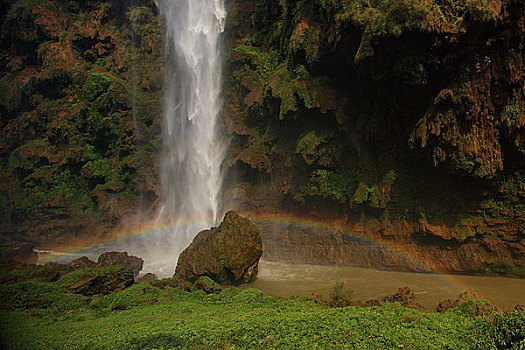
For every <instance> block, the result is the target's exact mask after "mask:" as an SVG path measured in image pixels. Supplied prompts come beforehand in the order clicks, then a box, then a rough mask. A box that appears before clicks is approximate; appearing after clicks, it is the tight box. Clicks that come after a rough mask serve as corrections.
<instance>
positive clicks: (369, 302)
mask: <svg viewBox="0 0 525 350" xmlns="http://www.w3.org/2000/svg"><path fill="white" fill-rule="evenodd" d="M363 306H367V307H371V306H381V303H380V302H379V300H375V299H370V300H367V301H366V302H365V303H364V305H363Z"/></svg>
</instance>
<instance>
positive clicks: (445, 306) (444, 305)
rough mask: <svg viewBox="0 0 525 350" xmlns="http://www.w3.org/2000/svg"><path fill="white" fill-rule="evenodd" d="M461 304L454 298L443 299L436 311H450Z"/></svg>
mask: <svg viewBox="0 0 525 350" xmlns="http://www.w3.org/2000/svg"><path fill="white" fill-rule="evenodd" d="M458 305H459V303H458V300H457V299H456V300H452V299H445V300H443V301H440V302H439V304H438V306H437V308H436V311H437V312H445V311H448V310H450V309H453V308H455V307H457V306H458Z"/></svg>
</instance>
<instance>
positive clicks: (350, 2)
mask: <svg viewBox="0 0 525 350" xmlns="http://www.w3.org/2000/svg"><path fill="white" fill-rule="evenodd" d="M231 6H232V8H231V10H230V12H231V13H230V22H229V24H230V30H231V35H232V47H231V50H230V57H229V67H230V86H229V87H228V88H227V89H226V92H227V93H228V101H229V103H228V105H227V108H226V112H225V116H226V118H225V120H226V127H227V128H228V130H229V131H230V132H231V133H232V134H234V135H235V137H234V140H233V146H232V154H231V158H230V159H229V165H230V166H231V167H232V174H237V177H236V178H235V181H232V183H231V184H230V185H231V186H230V191H229V195H230V198H231V200H232V201H233V202H234V203H235V204H236V205H237V206H238V207H239V208H242V209H245V210H247V211H251V212H254V214H253V215H254V217H257V216H264V215H268V214H272V213H273V214H279V215H284V216H290V217H294V216H295V217H297V216H299V217H310V218H314V220H318V221H322V222H325V223H329V222H334V223H335V222H337V223H339V224H338V225H339V226H341V225H343V226H344V231H345V232H350V233H352V234H354V235H357V236H364V237H367V238H369V239H371V240H373V241H379V242H382V243H381V244H384V245H387V246H390V247H394V248H395V249H399V250H400V251H402V252H404V255H408V256H412V257H414V258H415V260H416V261H418V262H425V265H427V266H431V267H433V268H435V269H436V270H439V271H447V272H469V273H470V272H481V273H506V274H511V275H517V276H524V275H525V207H524V204H525V198H524V195H525V172H524V165H525V157H524V153H525V144H524V136H525V128H524V125H525V100H524V97H525V88H524V74H525V73H524V72H525V66H524V48H523V42H524V34H525V32H524V30H525V28H524V26H525V17H524V13H525V4H524V3H523V2H520V1H463V2H458V1H455V2H452V1H446V0H443V1H410V0H406V1H389V0H378V1H360V0H345V1H339V2H336V1H329V0H316V1H276V0H274V1H272V0H264V1H237V2H232V4H231ZM232 178H234V177H232ZM284 221H286V220H285V219H284ZM267 232H273V233H267V238H266V242H270V241H277V242H281V243H277V244H272V245H271V246H269V247H267V248H268V249H270V252H268V251H267V252H266V254H270V255H272V256H275V257H279V256H288V257H289V258H290V259H292V260H294V259H295V260H297V259H299V260H301V258H300V257H299V256H293V257H292V256H290V255H296V254H294V253H290V252H292V251H294V249H295V247H302V248H301V249H302V250H304V253H301V254H300V255H302V256H303V260H305V261H306V262H317V263H334V262H337V263H343V264H350V265H351V264H357V265H364V266H368V265H374V266H376V265H381V264H382V261H385V259H386V260H388V259H390V258H388V259H387V258H384V257H381V256H380V255H381V254H382V253H370V254H371V257H368V258H364V257H359V254H358V253H356V248H355V244H354V243H348V242H347V243H345V241H344V239H343V238H344V235H341V234H340V233H338V232H339V231H337V230H334V231H333V233H332V234H324V235H323V234H315V233H312V232H311V233H309V234H305V233H304V230H302V229H290V230H284V231H283V230H277V229H275V228H274V229H269V230H268V231H267ZM279 235H280V236H279ZM329 242H331V243H329ZM366 247H367V246H366V245H365V246H362V249H364V250H367V249H369V248H366ZM374 249H375V248H374ZM358 250H359V248H358ZM378 254H379V255H378ZM361 255H362V254H361ZM402 255H403V254H402ZM393 259H394V260H396V259H397V258H393ZM390 260H392V259H390ZM397 260H399V261H393V262H390V263H385V264H384V265H385V266H388V265H402V266H403V268H406V269H409V270H418V269H420V267H417V266H415V265H414V266H413V265H411V264H410V263H408V262H402V261H403V258H399V259H397ZM397 268H401V267H400V266H398V267H397Z"/></svg>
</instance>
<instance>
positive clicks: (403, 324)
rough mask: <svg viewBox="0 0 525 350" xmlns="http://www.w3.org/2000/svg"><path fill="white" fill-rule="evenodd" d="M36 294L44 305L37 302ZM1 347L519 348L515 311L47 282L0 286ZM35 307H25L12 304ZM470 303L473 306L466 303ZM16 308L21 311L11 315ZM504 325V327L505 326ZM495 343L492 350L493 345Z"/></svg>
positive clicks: (523, 318) (521, 329)
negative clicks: (77, 287)
mask: <svg viewBox="0 0 525 350" xmlns="http://www.w3.org/2000/svg"><path fill="white" fill-rule="evenodd" d="M39 291H42V292H44V294H45V297H37V295H39V294H37V293H39ZM0 295H1V296H2V298H1V299H0V300H1V303H2V304H1V305H0V308H1V309H3V310H0V314H1V315H2V316H1V317H0V339H1V345H2V348H7V349H102V348H103V349H401V348H404V349H475V348H478V349H491V348H493V349H495V348H496V347H495V346H496V345H498V344H506V343H505V342H507V343H508V342H510V343H511V345H512V344H515V345H517V346H518V347H516V349H519V346H520V345H519V344H520V341H521V346H523V345H525V341H524V340H523V339H525V313H523V312H520V313H518V312H515V313H513V314H508V315H510V316H508V315H504V314H499V313H490V314H488V315H484V316H480V315H477V316H476V312H475V310H476V309H477V308H476V307H471V306H468V307H459V308H457V309H454V310H453V311H449V312H446V313H435V312H422V311H419V310H414V309H408V308H405V307H402V306H400V305H399V304H386V305H383V306H381V307H368V308H366V307H352V306H349V307H343V308H329V307H327V306H326V304H325V303H320V302H314V301H312V300H309V299H306V298H284V299H281V298H277V297H273V296H265V295H263V294H262V293H261V292H260V291H258V290H255V289H248V290H244V291H240V290H237V289H224V290H222V291H221V292H220V293H215V294H206V293H204V292H203V291H201V290H197V289H196V288H193V290H192V291H190V292H188V291H184V290H183V289H181V288H180V287H176V284H170V283H165V284H163V285H160V284H159V283H157V284H156V285H155V284H151V283H149V282H148V283H142V284H138V285H134V286H132V287H130V288H128V289H126V290H124V291H121V292H118V293H112V294H109V295H106V296H94V297H83V296H77V295H73V294H71V293H64V292H63V291H62V289H60V288H59V287H58V286H57V284H56V283H43V282H40V281H35V280H33V281H26V282H23V283H18V284H3V285H0ZM31 296H33V298H34V299H35V303H32V304H31V303H27V302H24V303H20V302H18V304H17V303H16V302H15V301H16V300H22V301H25V300H27V299H31ZM470 303H473V304H474V305H475V304H476V303H477V302H476V301H470ZM17 305H22V306H23V307H18V306H17ZM506 317H507V318H508V320H507V319H506ZM498 342H499V343H498Z"/></svg>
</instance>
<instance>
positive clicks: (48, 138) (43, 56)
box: [0, 0, 162, 239]
mask: <svg viewBox="0 0 525 350" xmlns="http://www.w3.org/2000/svg"><path fill="white" fill-rule="evenodd" d="M2 5H3V7H2V8H3V10H2V11H1V12H0V16H1V17H2V28H1V43H2V45H1V48H0V51H1V52H0V55H1V56H2V57H4V58H3V59H2V65H1V66H2V68H1V71H0V121H1V125H2V131H1V133H0V139H1V140H2V141H1V143H2V147H1V151H0V174H1V175H0V180H1V183H0V194H1V196H2V201H1V203H0V218H1V220H2V222H4V223H5V224H6V225H4V228H3V230H2V232H1V233H2V234H5V232H7V233H9V232H11V231H10V230H13V228H12V225H17V227H18V228H20V227H24V229H25V230H26V231H27V233H28V235H29V236H31V235H35V236H38V237H39V238H43V239H45V238H46V237H42V233H41V231H40V229H41V226H42V225H44V226H45V225H53V224H54V225H55V227H54V228H53V230H52V231H53V232H54V233H53V235H55V237H56V234H57V233H58V234H59V235H60V232H59V231H60V230H63V231H64V232H70V231H71V228H70V227H69V226H70V224H71V225H76V229H74V231H78V230H81V231H82V230H84V229H85V230H86V231H91V232H93V231H92V230H91V228H89V227H88V226H89V225H93V224H95V225H97V226H98V227H102V226H104V225H100V223H101V222H106V223H108V222H112V221H113V220H115V219H118V218H119V217H120V215H122V213H124V212H130V211H132V210H133V208H135V207H136V205H135V201H136V200H137V198H139V197H140V196H142V198H145V199H148V198H149V200H153V199H152V198H154V197H155V194H154V193H155V191H156V187H155V186H156V181H155V180H153V181H150V180H148V181H147V183H148V184H145V182H146V180H145V179H146V177H148V179H155V178H156V174H154V171H153V169H155V166H154V161H155V159H154V157H153V156H152V154H154V152H155V150H156V149H157V147H158V141H159V135H158V134H159V130H158V129H159V119H160V118H159V116H160V103H159V99H160V98H159V96H160V88H161V84H160V82H159V81H161V79H162V75H161V73H160V70H159V69H158V67H159V66H160V55H161V54H160V34H159V27H158V22H157V18H156V14H155V6H154V4H152V3H150V2H149V1H146V0H143V1H140V0H139V1H135V2H134V3H133V4H132V5H129V6H128V5H125V4H124V3H123V2H122V1H120V0H111V1H101V2H91V3H79V2H77V1H72V0H67V1H61V2H60V3H59V2H56V1H41V0H13V1H4V2H2ZM153 67H155V68H153ZM72 221H75V222H76V223H75V224H73V223H72ZM35 223H37V224H36V225H35ZM44 230H45V229H44ZM44 236H45V235H44Z"/></svg>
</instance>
